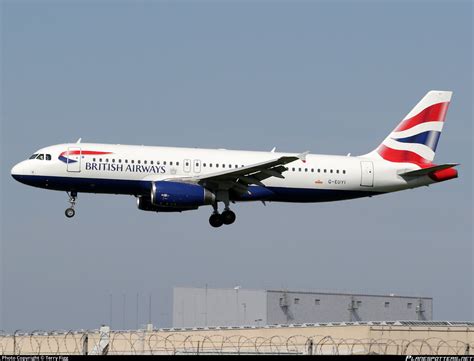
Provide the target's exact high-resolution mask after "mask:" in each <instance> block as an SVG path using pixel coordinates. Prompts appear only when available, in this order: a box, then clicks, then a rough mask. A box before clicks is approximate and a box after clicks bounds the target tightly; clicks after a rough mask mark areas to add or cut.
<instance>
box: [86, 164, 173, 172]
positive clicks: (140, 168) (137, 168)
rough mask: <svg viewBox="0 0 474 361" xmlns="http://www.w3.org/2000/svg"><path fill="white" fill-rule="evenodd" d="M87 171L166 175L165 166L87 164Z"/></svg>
mask: <svg viewBox="0 0 474 361" xmlns="http://www.w3.org/2000/svg"><path fill="white" fill-rule="evenodd" d="M86 170H97V171H107V172H130V173H133V172H135V173H156V174H161V173H166V169H165V166H163V165H140V164H117V163H94V162H86Z"/></svg>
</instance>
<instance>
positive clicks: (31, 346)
mask: <svg viewBox="0 0 474 361" xmlns="http://www.w3.org/2000/svg"><path fill="white" fill-rule="evenodd" d="M473 347H474V344H473V343H469V342H466V341H461V340H446V339H442V338H438V337H429V338H413V339H391V338H377V339H376V338H367V339H355V338H354V339H353V338H334V337H332V336H327V335H311V336H307V335H298V334H295V335H290V336H284V335H273V336H268V337H264V336H254V337H247V336H245V335H243V334H231V335H224V334H218V333H217V334H202V333H190V332H188V333H186V332H184V333H180V332H171V333H170V332H168V333H166V332H162V331H158V330H153V331H145V330H143V331H142V330H138V331H110V330H109V328H108V327H102V328H101V329H100V330H92V331H67V332H59V331H57V332H40V331H36V332H32V333H28V334H25V333H20V332H15V333H13V334H0V354H2V355H4V354H9V355H11V354H17V355H19V354H29V355H32V354H33V355H41V354H49V355H51V354H52V355H55V354H109V355H121V354H310V355H342V354H344V355H346V354H394V355H400V354H403V355H406V354H409V355H416V354H429V355H438V354H439V355H441V354H442V355H447V354H449V355H466V354H470V352H471V350H472V348H473Z"/></svg>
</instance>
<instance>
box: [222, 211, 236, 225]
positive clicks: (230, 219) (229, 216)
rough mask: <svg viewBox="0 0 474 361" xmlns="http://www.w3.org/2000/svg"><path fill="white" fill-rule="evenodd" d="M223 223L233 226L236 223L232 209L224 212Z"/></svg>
mask: <svg viewBox="0 0 474 361" xmlns="http://www.w3.org/2000/svg"><path fill="white" fill-rule="evenodd" d="M221 218H222V223H224V224H232V223H234V222H235V218H236V215H235V213H234V212H232V211H231V210H230V209H228V210H226V211H224V212H222V214H221Z"/></svg>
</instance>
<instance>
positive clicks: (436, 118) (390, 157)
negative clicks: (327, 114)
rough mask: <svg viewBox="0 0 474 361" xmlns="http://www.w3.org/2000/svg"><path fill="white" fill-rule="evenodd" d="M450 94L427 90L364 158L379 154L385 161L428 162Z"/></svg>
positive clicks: (432, 158) (439, 132)
mask: <svg viewBox="0 0 474 361" xmlns="http://www.w3.org/2000/svg"><path fill="white" fill-rule="evenodd" d="M452 94H453V93H452V92H451V91H440V90H431V91H429V92H428V93H427V94H426V95H425V96H424V97H423V99H421V100H420V102H419V103H418V104H417V105H415V107H414V108H413V109H412V110H411V111H410V112H409V113H408V114H407V116H406V117H405V118H403V120H402V121H401V122H400V124H399V125H398V126H397V127H396V128H395V129H394V130H393V131H392V132H391V133H390V134H389V135H388V137H387V138H385V140H384V141H383V142H382V144H380V145H379V146H378V147H377V148H376V149H375V150H374V151H372V152H371V153H369V154H367V155H366V157H381V158H383V159H385V160H387V161H389V162H396V163H413V164H417V165H419V166H420V167H426V166H427V165H428V164H431V163H432V162H433V160H434V157H435V153H436V147H437V145H438V140H439V137H440V135H441V131H442V129H443V125H444V120H445V118H446V113H447V111H448V107H449V103H450V101H451V96H452Z"/></svg>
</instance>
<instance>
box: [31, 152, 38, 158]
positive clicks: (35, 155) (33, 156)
mask: <svg viewBox="0 0 474 361" xmlns="http://www.w3.org/2000/svg"><path fill="white" fill-rule="evenodd" d="M37 156H38V154H37V153H35V154H33V155H32V156H31V157H30V159H35V158H36V157H37Z"/></svg>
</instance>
